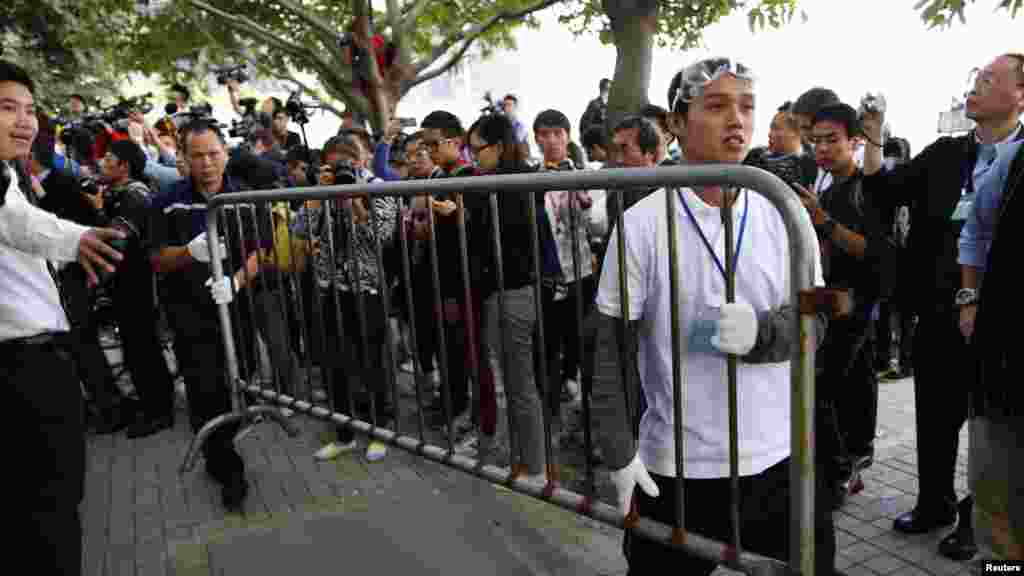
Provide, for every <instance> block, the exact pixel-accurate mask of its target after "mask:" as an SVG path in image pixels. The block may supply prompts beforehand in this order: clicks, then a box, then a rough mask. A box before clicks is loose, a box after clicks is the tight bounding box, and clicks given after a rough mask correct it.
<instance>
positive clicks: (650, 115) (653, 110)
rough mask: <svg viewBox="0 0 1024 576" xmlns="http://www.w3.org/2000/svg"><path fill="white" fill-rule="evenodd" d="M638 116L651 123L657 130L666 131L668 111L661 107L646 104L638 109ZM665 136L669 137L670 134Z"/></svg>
mask: <svg viewBox="0 0 1024 576" xmlns="http://www.w3.org/2000/svg"><path fill="white" fill-rule="evenodd" d="M640 116H643V117H644V118H647V119H648V120H651V121H653V122H654V123H655V126H657V128H658V129H659V130H662V131H667V130H668V110H666V109H664V108H662V107H661V106H658V105H657V104H647V105H645V106H644V107H643V108H641V109H640ZM666 136H669V137H671V136H672V134H671V133H668V134H666Z"/></svg>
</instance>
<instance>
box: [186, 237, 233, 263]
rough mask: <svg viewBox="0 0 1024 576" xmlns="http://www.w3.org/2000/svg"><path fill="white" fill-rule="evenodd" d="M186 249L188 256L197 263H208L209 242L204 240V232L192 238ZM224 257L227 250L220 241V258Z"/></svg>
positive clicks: (222, 241)
mask: <svg viewBox="0 0 1024 576" xmlns="http://www.w3.org/2000/svg"><path fill="white" fill-rule="evenodd" d="M186 248H187V249H188V254H189V256H191V257H192V258H193V259H194V260H196V261H197V262H203V263H205V264H209V263H210V260H211V258H210V241H209V240H208V239H207V238H206V232H203V233H202V234H200V235H199V236H196V237H195V238H193V239H192V241H191V242H189V243H188V246H186ZM225 256H227V250H225V248H224V240H221V241H220V257H221V258H224V257H225Z"/></svg>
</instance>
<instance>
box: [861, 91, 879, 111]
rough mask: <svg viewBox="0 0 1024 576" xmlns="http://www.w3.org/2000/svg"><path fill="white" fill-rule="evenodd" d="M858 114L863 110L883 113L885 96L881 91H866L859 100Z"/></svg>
mask: <svg viewBox="0 0 1024 576" xmlns="http://www.w3.org/2000/svg"><path fill="white" fill-rule="evenodd" d="M859 112H860V115H861V116H864V113H865V112H873V113H878V114H885V96H883V95H882V93H881V92H875V93H873V92H868V93H867V94H865V95H864V97H863V98H861V100H860V110H859Z"/></svg>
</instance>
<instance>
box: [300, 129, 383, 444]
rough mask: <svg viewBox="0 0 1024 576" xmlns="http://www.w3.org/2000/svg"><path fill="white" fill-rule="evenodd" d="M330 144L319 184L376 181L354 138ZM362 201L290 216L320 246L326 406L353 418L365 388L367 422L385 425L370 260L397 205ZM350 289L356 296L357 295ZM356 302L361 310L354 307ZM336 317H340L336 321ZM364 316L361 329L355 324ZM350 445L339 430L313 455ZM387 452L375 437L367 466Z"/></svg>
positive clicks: (378, 305)
mask: <svg viewBox="0 0 1024 576" xmlns="http://www.w3.org/2000/svg"><path fill="white" fill-rule="evenodd" d="M330 146H331V148H330V151H329V156H333V158H331V159H332V160H333V162H331V163H325V164H324V165H323V166H321V168H320V185H321V186H335V185H340V184H353V183H357V182H360V183H362V182H377V181H380V180H379V179H378V178H377V177H375V176H374V175H373V174H372V173H371V172H369V171H368V170H366V168H365V166H366V160H367V155H368V154H367V151H366V149H365V148H363V145H362V142H360V140H359V139H358V138H355V137H353V136H352V135H350V134H347V133H343V134H342V135H339V136H336V137H335V138H334V139H333V142H331V144H330ZM326 152H328V151H327V150H326V149H325V153H326ZM369 202H370V201H369V199H367V198H365V197H358V198H351V197H345V198H339V199H336V200H334V201H332V202H330V203H321V204H320V205H318V206H310V205H307V206H306V207H303V208H302V209H301V210H300V211H299V213H298V215H297V217H296V219H295V229H294V233H295V235H296V236H298V237H299V238H302V239H308V240H311V241H312V242H313V243H314V244H317V245H319V249H318V250H317V251H316V252H315V255H314V258H315V263H314V266H315V268H316V274H317V281H318V283H319V285H320V301H321V302H322V303H323V313H324V315H325V316H324V318H323V326H324V330H325V332H326V340H325V341H324V342H323V347H324V350H323V354H324V358H323V360H322V365H323V366H324V368H325V369H326V370H325V371H326V372H327V375H328V376H329V377H328V378H327V382H328V383H329V384H328V385H329V386H330V387H331V390H332V394H331V399H332V402H333V405H332V407H331V408H332V409H333V410H334V411H336V412H340V413H342V414H348V415H352V416H356V417H358V415H359V414H367V413H369V410H367V409H366V406H365V405H363V406H360V404H361V403H360V402H359V401H358V400H357V401H356V406H352V405H351V401H352V400H353V397H354V396H355V395H356V393H357V391H358V390H361V389H365V391H366V392H367V394H368V395H372V396H373V399H372V401H371V402H372V406H373V408H374V409H375V410H376V413H375V414H372V415H370V418H371V420H372V421H373V422H374V423H375V424H377V425H384V424H385V423H386V422H388V421H389V420H390V419H391V414H390V409H389V408H388V406H387V403H388V402H387V400H388V393H387V389H386V382H387V378H386V375H387V371H386V368H385V366H384V364H383V359H384V357H385V355H384V354H385V352H384V347H385V346H387V345H388V344H389V341H388V328H387V319H386V317H385V310H384V304H383V296H382V295H381V293H380V288H381V275H382V274H384V270H383V263H382V262H379V261H378V259H377V242H380V243H381V244H383V245H386V244H390V243H391V242H393V241H394V230H395V222H396V219H397V217H398V209H397V207H398V204H397V202H396V201H395V199H394V198H389V197H378V198H374V199H373V201H372V202H373V212H374V214H373V216H372V217H371V214H370V206H369ZM328 208H329V209H328ZM332 234H333V236H332ZM332 250H333V253H332ZM353 260H354V261H353ZM332 271H333V272H334V274H333V277H332ZM332 287H333V288H335V289H332ZM357 292H359V293H361V295H359V296H357ZM360 301H361V302H360ZM360 303H361V304H362V306H363V308H362V311H360V309H359V307H358V305H359V304H360ZM339 312H340V314H341V318H338V317H337V314H338V313H339ZM363 319H365V322H366V324H365V325H361V320H363ZM339 326H341V330H342V333H341V334H339V333H338V330H339ZM364 334H365V339H364V338H362V335H364ZM396 401H397V399H396ZM356 446H357V444H356V439H355V435H354V433H353V432H352V430H351V429H350V428H347V427H344V426H338V427H337V430H336V438H335V441H333V442H330V443H328V444H326V445H324V446H323V447H321V448H320V449H319V450H317V452H316V454H315V457H316V459H317V460H332V459H334V458H337V457H338V456H339V455H341V454H344V453H346V452H351V451H352V450H355V449H356ZM386 455H387V447H386V446H385V445H384V444H383V443H381V442H379V441H377V440H372V441H371V442H370V443H369V446H367V449H366V458H367V459H368V460H370V461H375V460H380V459H381V458H383V457H384V456H386Z"/></svg>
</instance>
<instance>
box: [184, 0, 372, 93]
mask: <svg viewBox="0 0 1024 576" xmlns="http://www.w3.org/2000/svg"><path fill="white" fill-rule="evenodd" d="M189 4H191V5H192V6H193V7H195V8H197V9H199V10H202V11H204V12H208V13H210V14H212V15H214V16H216V17H217V18H219V19H220V20H222V21H223V22H224V23H225V24H226V25H228V26H230V27H231V28H233V29H234V30H235V31H237V32H242V33H245V34H247V35H249V36H252V37H255V38H256V39H259V40H263V41H265V42H267V43H268V44H271V45H273V46H275V47H276V48H278V49H280V50H282V51H284V52H285V53H287V54H290V55H292V57H294V58H297V59H299V60H303V61H306V62H309V63H310V64H311V65H312V66H313V68H315V69H316V70H317V71H318V72H319V73H320V74H322V75H323V76H324V77H325V78H326V79H328V80H329V82H326V83H325V85H326V86H330V88H331V89H332V90H331V91H332V92H333V91H334V90H337V91H338V92H340V93H341V95H342V98H339V99H340V100H342V101H345V102H350V101H353V100H354V99H355V98H354V97H353V95H352V94H351V93H350V92H349V91H348V88H347V87H346V86H347V83H349V82H350V79H349V78H346V77H344V76H343V75H340V74H339V73H338V69H339V68H340V67H337V66H333V65H331V63H330V62H328V61H327V60H324V59H323V58H322V57H321V56H319V55H318V54H316V53H315V52H313V51H312V50H309V49H307V48H305V47H303V46H300V45H298V44H296V43H294V42H291V41H288V40H285V39H283V38H280V37H278V36H277V35H276V34H274V33H273V32H271V31H270V30H267V29H266V28H264V27H263V26H260V25H259V24H256V23H255V22H253V21H252V20H250V19H249V18H246V17H245V16H237V15H235V14H229V13H227V12H224V11H223V10H220V9H219V8H216V7H214V6H211V5H209V4H207V3H206V2H203V1H202V0H189Z"/></svg>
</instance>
